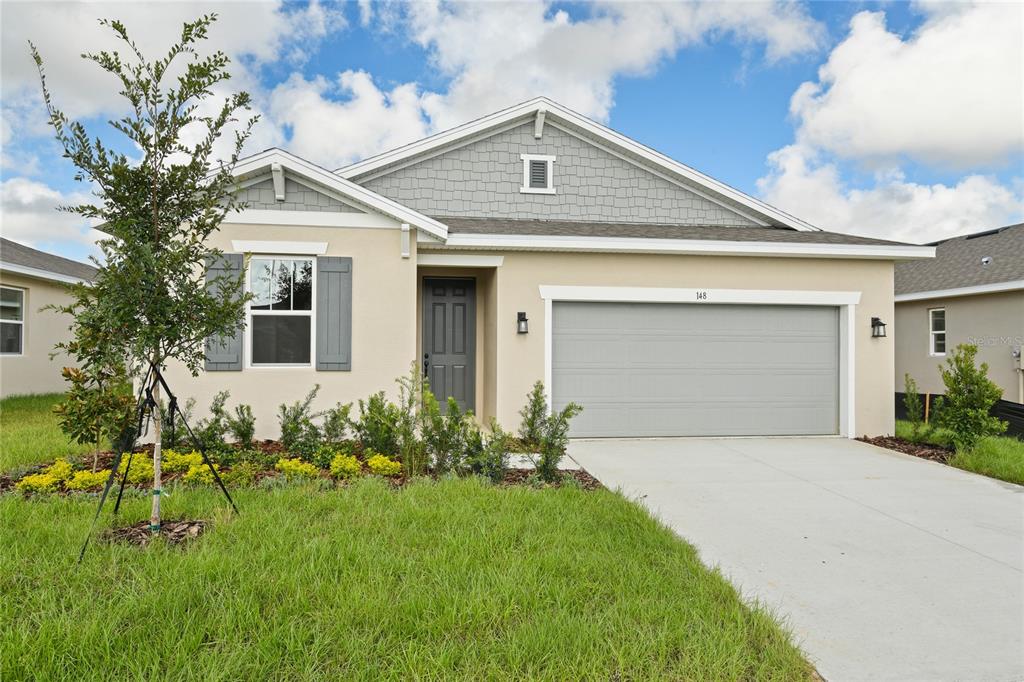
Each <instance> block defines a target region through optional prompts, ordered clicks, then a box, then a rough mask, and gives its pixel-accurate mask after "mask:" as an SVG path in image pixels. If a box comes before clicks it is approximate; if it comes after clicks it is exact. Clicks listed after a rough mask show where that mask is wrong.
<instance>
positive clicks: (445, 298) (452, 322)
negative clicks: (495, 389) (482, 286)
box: [422, 277, 476, 412]
mask: <svg viewBox="0 0 1024 682" xmlns="http://www.w3.org/2000/svg"><path fill="white" fill-rule="evenodd" d="M422 363H423V376H425V377H426V378H427V379H429V381H430V390H431V391H432V392H433V393H434V395H435V396H437V399H438V401H439V402H440V403H441V409H442V410H445V409H446V408H447V402H448V398H449V397H452V398H455V400H456V401H457V402H458V404H459V409H460V410H462V411H463V412H465V411H466V410H471V409H474V406H475V405H476V280H474V279H465V278H449V277H425V278H424V279H423V358H422Z"/></svg>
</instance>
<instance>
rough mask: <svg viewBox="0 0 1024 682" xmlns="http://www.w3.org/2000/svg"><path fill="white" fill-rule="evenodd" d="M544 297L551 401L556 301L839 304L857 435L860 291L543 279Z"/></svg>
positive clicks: (848, 426) (842, 406)
mask: <svg viewBox="0 0 1024 682" xmlns="http://www.w3.org/2000/svg"><path fill="white" fill-rule="evenodd" d="M540 297H541V298H542V299H543V300H544V391H545V394H546V398H547V401H548V405H552V401H551V397H552V395H551V357H552V354H551V353H552V343H553V328H552V310H553V308H554V303H555V302H556V301H592V302H600V303H690V304H695V305H742V304H746V305H813V306H834V307H837V308H839V435H841V436H845V437H847V438H854V437H856V434H857V431H856V422H855V402H856V401H855V397H856V391H855V386H856V383H855V380H854V377H855V376H856V352H855V351H856V349H855V347H854V339H855V337H856V334H855V333H854V331H853V330H854V320H855V313H856V308H857V304H858V303H860V297H861V292H859V291H802V290H783V289H690V288H685V289H682V288H681V289H677V288H661V287H600V286H560V285H550V284H541V285H540Z"/></svg>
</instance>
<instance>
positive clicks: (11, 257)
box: [0, 238, 96, 280]
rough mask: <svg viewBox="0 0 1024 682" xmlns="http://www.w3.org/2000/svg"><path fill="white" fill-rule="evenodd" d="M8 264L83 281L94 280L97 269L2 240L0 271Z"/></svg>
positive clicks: (0, 245)
mask: <svg viewBox="0 0 1024 682" xmlns="http://www.w3.org/2000/svg"><path fill="white" fill-rule="evenodd" d="M8 264H9V265H20V266H23V267H27V268H34V269H36V270H43V271H45V272H49V273H53V274H56V275H64V276H66V277H76V278H78V279H83V280H92V278H93V277H95V276H96V268H94V267H93V266H91V265H86V264H85V263H79V262H78V261H76V260H71V259H70V258H64V257H62V256H55V255H53V254H52V253H46V252H45V251H39V250H38V249H32V248H29V247H27V246H24V245H22V244H19V243H17V242H12V241H11V240H10V239H3V238H0V269H2V268H3V266H4V265H8Z"/></svg>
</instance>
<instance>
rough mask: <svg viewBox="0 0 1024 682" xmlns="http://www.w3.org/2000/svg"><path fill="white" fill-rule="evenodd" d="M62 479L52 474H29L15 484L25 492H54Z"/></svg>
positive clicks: (15, 486)
mask: <svg viewBox="0 0 1024 682" xmlns="http://www.w3.org/2000/svg"><path fill="white" fill-rule="evenodd" d="M59 483H60V481H59V480H58V479H57V478H55V477H54V476H52V475H51V474H47V473H42V474H29V475H28V476H25V477H24V478H22V479H21V480H20V481H18V482H17V483H15V484H14V488H15V490H20V491H21V492H23V493H52V492H53V491H55V490H56V489H57V484H59Z"/></svg>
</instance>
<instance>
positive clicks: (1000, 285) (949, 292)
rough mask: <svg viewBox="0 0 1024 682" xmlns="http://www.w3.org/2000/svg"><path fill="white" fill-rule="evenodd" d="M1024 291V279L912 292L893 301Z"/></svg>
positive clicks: (898, 296)
mask: <svg viewBox="0 0 1024 682" xmlns="http://www.w3.org/2000/svg"><path fill="white" fill-rule="evenodd" d="M1018 289H1024V279H1018V280H1014V281H1011V282H996V283H995V284H978V285H976V286H973V287H958V288H956V289H935V290H933V291H914V292H912V293H909V294H899V295H897V296H896V297H895V298H894V299H893V300H895V301H896V303H904V302H906V301H926V300H928V299H933V298H956V297H958V296H976V295H978V294H997V293H1000V292H1003V291H1017V290H1018Z"/></svg>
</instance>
